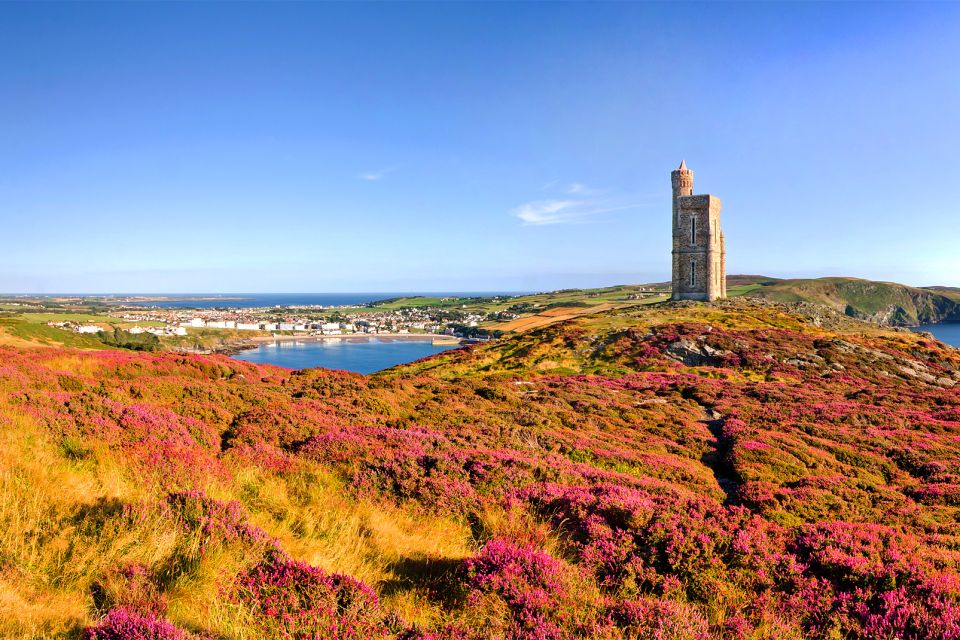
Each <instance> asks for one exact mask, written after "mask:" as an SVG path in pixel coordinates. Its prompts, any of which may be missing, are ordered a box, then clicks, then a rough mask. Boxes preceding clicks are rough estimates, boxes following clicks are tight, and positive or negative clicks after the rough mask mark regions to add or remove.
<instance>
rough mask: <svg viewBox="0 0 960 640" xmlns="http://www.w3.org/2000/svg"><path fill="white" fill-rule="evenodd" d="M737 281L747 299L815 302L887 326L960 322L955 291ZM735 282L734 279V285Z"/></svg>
mask: <svg viewBox="0 0 960 640" xmlns="http://www.w3.org/2000/svg"><path fill="white" fill-rule="evenodd" d="M735 278H738V279H737V280H736V282H737V284H738V285H745V286H744V288H746V289H748V290H746V291H744V293H743V295H746V296H750V297H754V298H765V299H767V300H774V301H777V302H814V303H818V304H822V305H824V306H827V307H830V308H831V309H835V310H836V311H839V312H841V313H844V314H846V315H848V316H852V317H854V318H861V319H864V320H870V321H873V322H878V323H880V324H885V325H894V326H915V325H918V324H932V323H939V322H960V289H956V288H951V287H926V288H919V287H910V286H907V285H903V284H897V283H895V282H876V281H873V280H861V279H859V278H815V279H800V280H776V279H773V278H762V280H758V281H757V282H756V285H755V286H753V287H750V286H749V285H747V284H746V283H745V282H742V281H741V280H745V279H747V277H746V276H735ZM758 278H759V277H758ZM733 281H734V280H733V279H732V278H731V280H730V282H733ZM731 287H732V285H731Z"/></svg>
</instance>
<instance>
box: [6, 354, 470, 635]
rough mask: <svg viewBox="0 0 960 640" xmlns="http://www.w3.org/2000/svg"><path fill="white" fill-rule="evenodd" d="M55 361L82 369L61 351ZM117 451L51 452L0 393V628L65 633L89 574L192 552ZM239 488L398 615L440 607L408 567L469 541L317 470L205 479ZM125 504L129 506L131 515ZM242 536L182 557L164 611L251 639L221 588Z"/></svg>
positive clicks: (444, 521) (290, 538)
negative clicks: (190, 561)
mask: <svg viewBox="0 0 960 640" xmlns="http://www.w3.org/2000/svg"><path fill="white" fill-rule="evenodd" d="M56 366H57V367H58V368H61V369H63V370H68V371H75V372H78V371H82V370H83V369H84V367H82V366H78V363H77V362H76V361H75V360H73V359H71V358H66V359H62V361H58V362H57V363H56ZM151 491H153V490H150V489H145V488H144V487H143V486H141V485H140V484H139V483H138V482H137V480H136V478H135V477H133V476H131V474H130V471H129V470H128V469H126V468H125V467H124V466H123V460H122V457H121V456H117V455H116V452H109V451H99V450H97V449H96V448H94V449H91V450H88V451H86V452H85V454H84V456H82V458H81V459H70V458H69V457H67V456H65V455H64V451H63V449H62V445H61V443H60V442H56V441H54V440H52V439H51V437H50V436H49V435H48V433H47V431H46V430H44V429H41V428H40V427H39V426H38V425H37V424H35V423H34V421H33V420H32V418H30V417H28V416H26V415H23V414H21V413H17V412H16V410H15V409H14V408H13V407H10V406H5V405H3V404H0V566H2V567H3V572H2V573H0V637H2V638H56V637H74V636H75V635H76V634H77V631H78V629H80V628H82V627H83V626H85V625H88V624H91V623H92V622H93V620H94V619H95V616H96V612H95V611H94V610H93V600H92V597H91V595H90V594H91V585H93V583H94V582H95V581H98V580H100V579H102V578H103V576H104V575H105V574H106V573H107V572H108V571H109V570H111V569H114V568H116V567H121V566H125V565H127V564H130V563H139V564H143V565H145V566H147V567H154V568H156V567H161V566H165V564H169V562H170V559H171V558H175V557H192V556H193V555H194V552H195V550H193V549H191V548H189V544H190V542H189V541H188V540H186V539H185V538H186V536H185V534H184V533H183V532H182V531H181V530H180V529H179V528H178V527H177V526H176V524H175V523H174V522H173V521H171V520H170V518H169V516H165V515H164V514H163V513H162V512H161V510H160V509H158V508H156V507H155V506H153V507H152V506H150V505H157V504H159V503H160V502H162V500H161V498H162V496H159V495H154V494H152V493H150V492H151ZM207 492H208V494H209V495H210V496H211V497H214V498H216V499H219V500H239V501H240V502H242V503H243V504H244V505H245V506H246V507H247V509H248V511H249V512H250V514H251V520H252V521H253V523H254V524H256V525H258V526H260V527H262V528H263V529H264V530H265V531H266V532H267V533H268V534H269V535H270V536H272V537H274V538H276V539H277V540H278V541H279V542H280V545H281V546H282V547H283V548H284V550H285V551H287V552H288V553H289V554H290V555H291V556H293V557H295V558H297V559H300V560H303V561H306V562H309V563H310V564H313V565H315V566H319V567H321V568H323V569H325V570H328V571H334V572H342V573H346V574H349V575H352V576H354V577H356V578H358V579H360V580H362V581H364V582H366V583H368V584H371V585H373V586H375V587H379V590H380V591H381V592H382V593H383V594H384V596H383V599H384V604H385V605H386V606H387V607H389V608H391V609H394V610H396V611H397V612H398V613H399V614H400V615H401V616H403V617H404V618H405V619H407V620H410V621H414V622H420V623H430V622H433V621H435V620H438V619H440V618H442V616H443V615H444V614H443V611H442V610H441V609H440V608H439V606H438V605H437V604H436V603H435V602H432V601H431V600H429V599H428V598H427V594H426V593H424V592H423V591H422V590H420V589H418V588H416V587H415V586H414V584H415V583H416V582H417V580H416V576H415V575H413V574H412V573H411V572H416V571H417V570H418V567H421V566H429V564H430V563H431V562H441V563H442V562H443V561H451V562H452V561H456V560H459V559H462V558H463V557H465V556H467V555H469V554H470V553H471V552H472V549H473V548H474V546H473V544H474V543H473V540H472V537H471V533H470V529H469V527H468V526H466V524H464V523H462V522H458V521H454V520H453V519H451V518H442V517H437V516H431V515H424V514H423V513H421V512H420V511H418V510H415V509H404V508H402V507H399V506H396V505H392V504H380V503H377V502H374V501H363V500H357V499H354V498H351V497H349V496H348V495H347V493H346V492H345V491H344V487H343V486H342V484H341V483H340V481H339V480H337V479H336V478H334V477H332V476H330V475H329V474H327V473H324V472H322V471H319V470H317V471H313V472H303V473H301V474H288V475H287V476H286V479H284V478H280V477H278V476H276V475H274V474H271V473H270V472H267V471H263V470H261V469H257V468H246V469H242V470H237V472H236V474H235V476H234V478H233V480H232V481H230V482H227V483H222V484H214V485H212V486H209V487H207ZM124 505H141V508H140V509H139V511H138V513H139V515H138V517H136V518H131V517H130V516H129V513H128V511H125V510H124V509H123V506H124ZM249 553H251V551H250V550H249V549H247V550H246V551H245V550H244V549H243V548H240V547H238V548H233V547H228V548H222V549H216V550H214V551H213V552H211V553H208V554H207V555H204V556H203V557H202V558H200V557H199V554H197V557H195V560H196V562H195V564H194V565H191V568H190V570H189V571H186V572H183V573H181V574H179V575H175V576H173V578H172V582H171V583H170V584H169V585H168V587H167V596H168V602H169V613H168V617H169V618H170V619H171V620H172V621H173V622H175V623H177V624H179V625H181V626H183V627H184V628H187V629H197V630H199V629H206V630H209V631H211V632H213V633H215V634H217V635H218V636H219V637H223V638H230V639H234V640H246V639H248V638H255V637H256V634H255V633H254V632H252V631H251V629H252V626H251V625H250V624H249V621H248V618H247V616H246V614H245V612H244V611H242V610H240V609H238V607H237V605H236V604H234V603H232V602H230V600H229V598H228V597H227V596H226V595H225V594H226V593H227V589H225V587H229V584H224V580H225V579H226V580H229V579H231V578H232V576H235V575H237V574H238V573H240V572H241V571H242V570H243V568H244V567H245V566H246V565H248V564H249V563H251V562H253V561H254V559H255V558H254V557H253V556H249V555H245V554H249Z"/></svg>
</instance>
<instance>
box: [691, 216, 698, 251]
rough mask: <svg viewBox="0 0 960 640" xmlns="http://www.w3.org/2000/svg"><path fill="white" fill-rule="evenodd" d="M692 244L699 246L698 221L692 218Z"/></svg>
mask: <svg viewBox="0 0 960 640" xmlns="http://www.w3.org/2000/svg"><path fill="white" fill-rule="evenodd" d="M690 244H697V219H696V218H695V217H693V216H690Z"/></svg>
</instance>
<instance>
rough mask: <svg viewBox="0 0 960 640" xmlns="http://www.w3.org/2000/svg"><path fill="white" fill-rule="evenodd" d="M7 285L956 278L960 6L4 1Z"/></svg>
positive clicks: (172, 288)
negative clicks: (673, 182) (688, 205)
mask: <svg viewBox="0 0 960 640" xmlns="http://www.w3.org/2000/svg"><path fill="white" fill-rule="evenodd" d="M0 60H2V63H0V222H2V226H0V228H2V230H3V233H2V240H0V246H2V248H3V250H2V251H0V291H7V292H16V291H29V292H55V291H59V292H62V291H72V292H133V291H136V292H186V291H203V292H236V291H277V292H283V291H412V290H432V291H437V290H457V291H465V290H534V289H536V290H542V289H555V288H561V287H577V286H599V285H607V284H615V283H625V282H650V281H657V280H665V279H667V278H668V276H669V265H670V256H669V234H670V186H669V185H670V180H669V172H670V170H671V169H673V168H675V167H676V165H677V164H679V162H680V160H681V159H682V158H686V160H687V163H688V165H689V166H690V168H692V169H693V170H694V171H695V172H696V184H695V191H696V192H698V193H707V192H709V193H713V194H715V195H717V196H719V197H720V198H721V199H722V200H723V203H724V210H723V224H724V228H725V231H726V236H727V244H728V256H729V258H728V262H729V265H728V271H729V272H730V273H763V274H768V275H774V276H786V277H807V276H821V275H854V276H861V277H869V278H876V279H889V280H896V281H901V282H906V283H910V284H917V285H926V284H951V285H960V247H958V244H960V203H958V199H957V197H956V194H955V193H954V191H955V185H956V184H957V176H958V175H960V4H955V3H939V4H922V3H910V4H896V3H883V4H865V3H837V4H830V3H811V4H799V3H761V4H724V3H719V4H716V3H715V4H689V5H685V4H673V3H671V4H639V3H638V4H627V3H609V4H571V3H563V4H560V3H557V4H551V3H527V4H508V3H487V4H468V3H449V4H430V3H415V4H398V3H375V4H353V3H351V4H320V3H312V4H297V3H271V4H246V3H244V4H236V3H231V4H226V3H207V4H190V3H137V4H118V3H102V4H82V3H70V4H62V5H59V4H50V3H2V4H0Z"/></svg>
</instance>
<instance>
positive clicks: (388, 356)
mask: <svg viewBox="0 0 960 640" xmlns="http://www.w3.org/2000/svg"><path fill="white" fill-rule="evenodd" d="M456 347H457V345H433V344H431V343H430V341H429V340H426V339H425V340H411V339H390V338H361V339H357V338H353V339H343V340H313V341H308V340H296V341H286V342H267V343H264V344H262V345H260V346H258V347H257V348H256V349H250V350H249V351H242V352H240V353H238V354H236V355H235V356H233V357H234V358H237V359H238V360H246V361H248V362H256V363H257V364H275V365H279V366H281V367H288V368H290V369H310V368H314V367H323V368H325V369H345V370H347V371H353V372H355V373H363V374H368V373H373V372H375V371H381V370H383V369H389V368H390V367H393V366H396V365H398V364H404V363H406V362H413V361H414V360H419V359H420V358H425V357H427V356H430V355H433V354H435V353H440V352H441V351H446V350H448V349H455V348H456Z"/></svg>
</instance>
